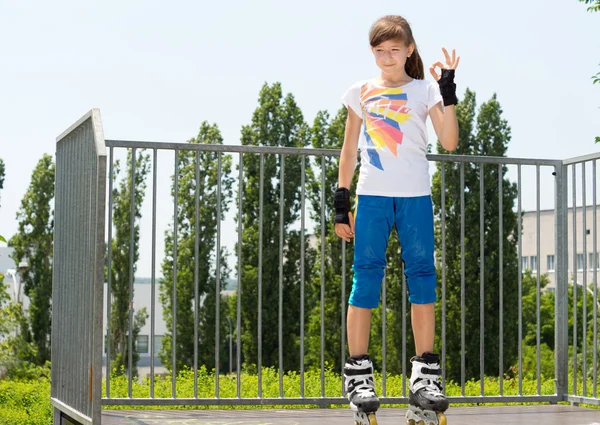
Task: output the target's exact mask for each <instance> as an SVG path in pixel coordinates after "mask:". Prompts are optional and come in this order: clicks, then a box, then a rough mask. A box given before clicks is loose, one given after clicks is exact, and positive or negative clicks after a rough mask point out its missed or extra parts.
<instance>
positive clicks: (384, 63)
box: [371, 40, 414, 75]
mask: <svg viewBox="0 0 600 425" xmlns="http://www.w3.org/2000/svg"><path fill="white" fill-rule="evenodd" d="M371 50H372V51H373V55H374V56H375V62H376V63H377V66H378V67H379V69H381V72H382V73H384V74H386V75H398V74H399V73H404V65H405V64H406V59H407V57H408V56H410V55H411V54H412V52H413V50H414V47H413V46H412V44H411V45H409V46H407V45H406V44H405V43H404V41H401V40H386V41H384V42H383V43H381V44H379V45H377V46H375V47H371Z"/></svg>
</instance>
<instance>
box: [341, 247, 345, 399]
mask: <svg viewBox="0 0 600 425" xmlns="http://www.w3.org/2000/svg"><path fill="white" fill-rule="evenodd" d="M341 303H342V305H341V312H342V317H341V320H342V335H341V338H342V345H341V349H340V351H341V356H340V357H341V358H340V360H341V362H340V365H341V370H340V376H341V378H342V379H341V381H342V392H341V394H343V393H344V389H345V386H344V365H345V364H346V241H345V240H344V239H342V299H341Z"/></svg>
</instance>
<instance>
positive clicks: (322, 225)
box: [321, 156, 326, 397]
mask: <svg viewBox="0 0 600 425" xmlns="http://www.w3.org/2000/svg"><path fill="white" fill-rule="evenodd" d="M325 226H326V223H325V156H321V397H325Z"/></svg>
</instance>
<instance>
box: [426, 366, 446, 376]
mask: <svg viewBox="0 0 600 425" xmlns="http://www.w3.org/2000/svg"><path fill="white" fill-rule="evenodd" d="M421 373H422V374H423V375H436V376H442V369H429V368H428V367H422V368H421Z"/></svg>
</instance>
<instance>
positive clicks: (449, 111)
mask: <svg viewBox="0 0 600 425" xmlns="http://www.w3.org/2000/svg"><path fill="white" fill-rule="evenodd" d="M429 116H430V117H431V123H432V124H433V128H434V129H435V134H436V135H437V138H438V140H439V141H440V143H441V144H442V147H443V148H444V149H446V150H447V151H450V152H452V151H453V150H454V149H456V147H457V146H458V120H457V119H456V107H455V106H454V105H449V106H446V107H445V108H444V109H442V102H440V103H438V104H437V105H435V106H434V107H433V108H431V110H430V111H429Z"/></svg>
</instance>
